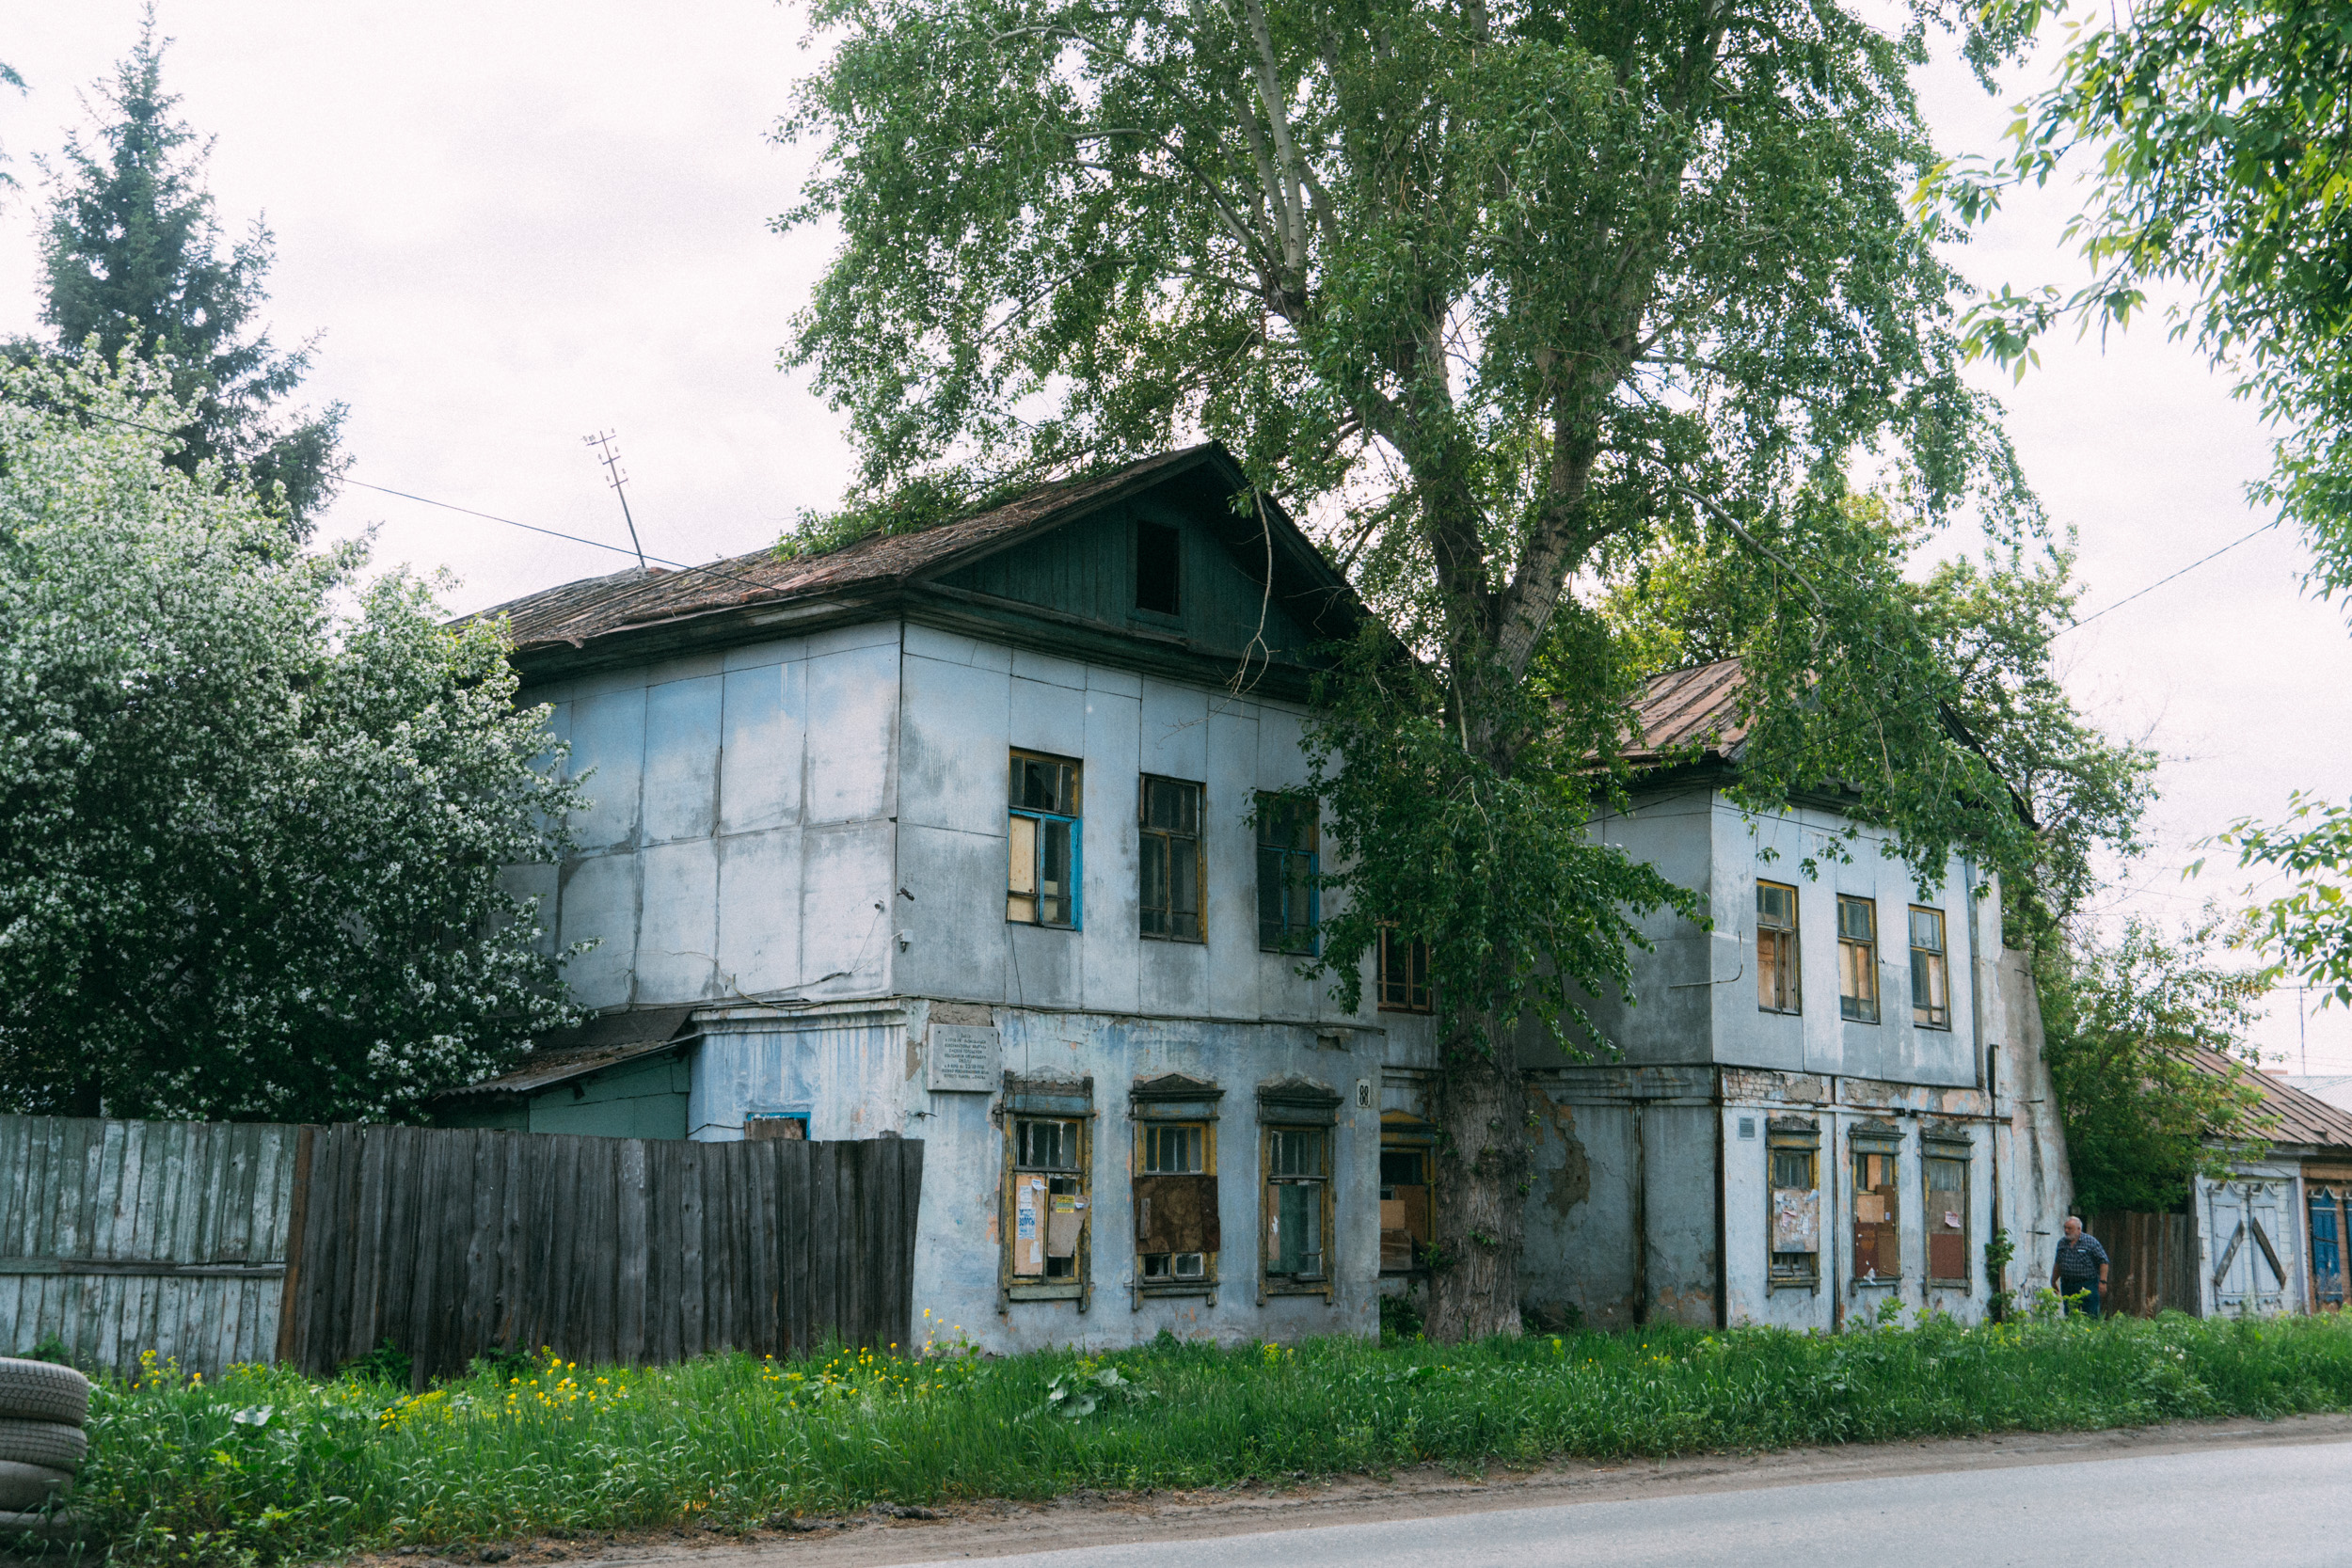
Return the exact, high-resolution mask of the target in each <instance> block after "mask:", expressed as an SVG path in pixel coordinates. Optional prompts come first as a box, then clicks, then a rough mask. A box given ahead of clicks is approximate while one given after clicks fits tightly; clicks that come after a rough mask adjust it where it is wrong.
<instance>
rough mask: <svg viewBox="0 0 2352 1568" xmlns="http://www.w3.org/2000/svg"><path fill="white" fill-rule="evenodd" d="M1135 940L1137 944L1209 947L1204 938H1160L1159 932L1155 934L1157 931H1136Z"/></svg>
mask: <svg viewBox="0 0 2352 1568" xmlns="http://www.w3.org/2000/svg"><path fill="white" fill-rule="evenodd" d="M1136 941H1137V942H1180V943H1182V944H1183V945H1184V946H1186V947H1206V946H1208V945H1209V939H1208V938H1206V937H1171V936H1162V935H1161V934H1160V933H1159V932H1157V931H1137V932H1136Z"/></svg>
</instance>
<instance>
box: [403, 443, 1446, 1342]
mask: <svg viewBox="0 0 2352 1568" xmlns="http://www.w3.org/2000/svg"><path fill="white" fill-rule="evenodd" d="M1246 494H1247V487H1246V484H1245V482H1244V480H1243V478H1242V476H1241V474H1240V472H1239V470H1238V469H1237V468H1236V467H1234V466H1233V465H1232V461H1231V460H1230V459H1229V458H1228V457H1227V456H1226V455H1225V454H1224V453H1223V452H1222V451H1220V450H1218V449H1216V448H1214V447H1204V448H1198V449H1194V450H1191V451H1182V452H1177V453H1173V454H1169V455H1168V456H1165V457H1161V458H1157V459H1153V460H1151V461H1146V462H1142V463H1138V464H1136V465H1134V466H1132V467H1127V468H1125V469H1122V470H1120V471H1119V472H1117V473H1114V474H1112V475H1109V476H1108V477H1105V478H1100V479H1096V480H1092V481H1089V482H1087V483H1071V484H1064V485H1059V486H1054V487H1049V488H1046V489H1043V490H1041V491H1039V492H1037V493H1035V494H1033V495H1030V496H1027V497H1025V498H1024V499H1020V500H1018V501H1015V502H1013V503H1011V504H1009V505H1006V506H1002V507H998V508H996V509H994V510H992V511H987V512H983V513H980V514H978V515H973V516H968V517H964V518H961V519H958V520H955V521H951V522H948V523H946V524H944V525H942V526H939V527H935V528H932V529H930V530H928V531H922V532H917V533H912V534H905V535H899V536H883V537H875V538H869V539H867V540H865V541H863V542H861V543H858V544H855V545H851V546H848V547H846V548H842V549H838V550H834V551H832V552H829V553H826V554H823V555H820V556H816V557H813V558H810V559H806V560H784V559H780V558H779V557H777V556H776V555H775V554H773V553H762V554H757V555H751V556H745V557H740V558H738V559H735V560H731V561H725V562H718V563H716V564H714V565H712V566H710V567H706V568H696V569H693V570H686V571H677V572H670V573H645V572H640V571H629V572H623V573H620V574H617V575H615V576H612V577H608V578H597V579H594V580H591V581H585V582H577V583H572V584H568V585H566V586H564V587H560V588H556V589H552V590H550V591H548V592H547V593H544V594H534V595H532V596H531V597H529V598H525V599H520V600H517V601H516V602H514V603H512V604H508V605H504V606H501V607H499V609H497V610H493V611H489V612H487V613H490V614H495V615H502V616H504V617H505V618H506V621H507V623H508V626H509V627H510V630H511V633H512V636H513V638H514V641H515V653H514V658H515V661H516V665H517V666H518V668H519V670H520V672H521V673H522V675H523V678H524V682H525V689H524V691H523V693H522V700H523V701H524V702H526V703H534V704H535V703H545V704H548V705H550V706H551V708H552V710H553V724H554V728H555V731H556V733H557V734H558V735H559V736H562V737H563V738H564V739H565V740H566V741H568V742H569V745H570V762H569V766H570V768H572V769H573V770H574V772H575V773H576V774H578V775H580V776H583V777H584V778H585V781H586V782H585V792H586V794H587V795H588V796H589V797H590V798H591V799H592V800H593V801H594V804H593V805H592V806H590V807H589V808H588V809H587V810H586V811H585V812H584V813H583V814H582V815H581V816H580V817H579V818H578V819H577V820H576V822H575V824H574V827H575V832H576V834H577V838H578V848H577V852H576V853H575V854H574V855H573V856H572V857H571V858H570V859H568V860H567V861H565V862H564V864H562V865H561V866H544V867H536V868H530V869H527V870H522V871H518V872H517V873H516V874H515V875H516V885H517V886H518V887H519V888H521V889H523V890H526V891H528V892H530V893H532V894H535V895H537V896H538V897H539V898H540V900H541V901H542V902H541V911H542V916H543V918H545V919H546V920H547V923H548V928H549V930H550V933H551V940H553V941H557V942H563V943H567V944H568V943H571V942H579V941H582V940H593V941H594V942H596V946H595V947H594V948H593V950H591V951H590V952H588V953H587V954H586V956H584V957H582V958H578V959H576V960H574V961H573V962H572V963H571V964H570V966H569V968H568V971H567V974H568V976H569V979H570V982H571V984H572V986H573V988H574V990H575V992H576V994H577V995H578V996H579V998H580V1001H582V1002H583V1003H585V1004H586V1005H587V1006H590V1007H592V1008H595V1009H597V1010H598V1016H597V1017H596V1018H595V1019H594V1020H593V1021H592V1022H590V1023H589V1024H588V1025H587V1027H586V1028H584V1029H582V1030H580V1031H578V1032H576V1033H575V1034H574V1035H573V1036H572V1037H568V1038H565V1039H560V1040H550V1041H548V1042H544V1044H543V1045H542V1047H541V1048H540V1049H539V1050H537V1051H535V1052H533V1053H532V1055H531V1057H529V1058H528V1059H527V1060H526V1061H525V1062H524V1064H523V1065H522V1066H521V1067H520V1068H518V1069H516V1070H515V1071H514V1072H512V1073H510V1074H508V1075H507V1076H506V1077H505V1078H502V1079H500V1080H497V1081H494V1082H492V1083H489V1084H485V1085H476V1086H474V1087H473V1088H472V1089H469V1090H467V1091H463V1092H461V1093H459V1094H456V1095H453V1096H451V1097H448V1099H447V1100H445V1101H444V1102H443V1111H442V1115H443V1119H444V1120H447V1121H452V1122H457V1123H463V1124H470V1125H494V1126H512V1127H522V1128H529V1129H535V1130H539V1131H550V1132H602V1133H611V1134H617V1135H627V1136H644V1137H687V1138H695V1139H732V1138H757V1137H785V1138H794V1137H807V1138H873V1137H899V1136H904V1137H910V1138H917V1137H919V1138H921V1139H923V1140H924V1144H925V1155H924V1159H925V1164H924V1178H923V1192H922V1196H921V1203H920V1206H919V1222H918V1223H919V1240H918V1243H917V1250H916V1254H915V1257H916V1264H915V1268H916V1275H915V1285H914V1300H915V1303H916V1305H917V1306H918V1307H925V1308H929V1309H930V1313H931V1321H933V1322H934V1323H944V1324H947V1325H951V1326H961V1328H962V1329H963V1331H964V1332H966V1333H968V1334H969V1335H970V1336H971V1337H972V1338H974V1339H976V1340H977V1341H978V1342H980V1343H983V1344H985V1345H988V1346H990V1347H992V1348H994V1349H1000V1350H1011V1349H1018V1348H1025V1347H1029V1346H1035V1345H1041V1344H1047V1343H1063V1342H1070V1341H1073V1340H1089V1339H1090V1340H1095V1341H1098V1342H1102V1341H1109V1342H1123V1341H1131V1340H1135V1339H1139V1338H1149V1337H1151V1336H1152V1335H1153V1334H1155V1333H1157V1332H1158V1331H1159V1330H1160V1329H1162V1328H1168V1329H1172V1330H1174V1331H1176V1332H1178V1333H1181V1334H1185V1335H1194V1334H1200V1335H1209V1336H1215V1337H1219V1338H1229V1339H1234V1338H1250V1337H1268V1336H1270V1337H1278V1338H1295V1337H1299V1336H1304V1335H1311V1334H1327V1333H1336V1332H1345V1333H1369V1332H1372V1331H1373V1329H1374V1328H1375V1324H1376V1312H1375V1307H1376V1299H1375V1298H1376V1292H1377V1290H1378V1284H1379V1279H1380V1276H1381V1270H1382V1264H1383V1259H1384V1257H1385V1258H1386V1259H1387V1261H1388V1262H1389V1263H1390V1265H1391V1269H1392V1270H1393V1269H1397V1268H1403V1267H1406V1266H1408V1265H1409V1263H1410V1260H1411V1259H1410V1247H1409V1243H1408V1239H1407V1237H1406V1227H1421V1226H1422V1224H1423V1223H1424V1216H1425V1213H1426V1202H1425V1200H1426V1191H1425V1187H1426V1183H1425V1180H1422V1181H1401V1180H1395V1179H1396V1178H1398V1177H1399V1175H1400V1173H1401V1174H1403V1175H1407V1176H1410V1175H1415V1174H1416V1173H1417V1172H1418V1170H1419V1168H1420V1164H1421V1163H1422V1160H1423V1152H1422V1151H1423V1150H1424V1149H1425V1147H1426V1143H1425V1139H1424V1138H1423V1136H1422V1133H1423V1130H1422V1129H1420V1128H1419V1127H1418V1126H1417V1125H1414V1124H1412V1118H1411V1117H1409V1116H1400V1115H1398V1114H1397V1113H1398V1112H1399V1110H1400V1107H1401V1106H1402V1105H1403V1104H1404V1102H1405V1101H1406V1100H1408V1099H1409V1093H1408V1092H1407V1091H1408V1089H1409V1086H1410V1085H1411V1083H1412V1082H1413V1077H1412V1074H1413V1073H1414V1071H1415V1070H1416V1069H1419V1068H1421V1067H1422V1065H1423V1064H1424V1063H1425V1061H1426V1058H1427V1055H1428V1051H1429V1030H1430V1019H1429V1017H1428V1009H1429V1001H1430V999H1429V996H1428V988H1427V984H1426V974H1425V972H1424V973H1423V974H1420V975H1419V976H1416V975H1415V974H1412V973H1410V972H1409V954H1395V955H1390V957H1392V958H1395V959H1396V960H1397V962H1396V963H1395V964H1394V965H1393V966H1392V967H1391V968H1388V969H1383V968H1380V967H1378V965H1377V964H1368V965H1367V973H1366V974H1365V975H1364V981H1365V987H1364V996H1365V999H1366V1000H1365V1004H1364V1006H1363V1009H1362V1010H1361V1011H1360V1012H1355V1013H1349V1012H1342V1011H1340V1010H1339V1009H1338V1008H1337V1007H1336V1006H1335V1005H1334V1004H1333V1003H1332V1002H1331V1001H1330V1000H1329V998H1328V996H1327V983H1322V982H1317V981H1314V980H1311V979H1308V978H1304V977H1302V976H1301V975H1300V974H1298V973H1297V971H1298V966H1299V963H1300V961H1301V958H1303V957H1305V956H1307V955H1308V954H1310V953H1311V951H1312V950H1313V946H1314V942H1315V941H1316V937H1315V925H1316V921H1317V919H1318V916H1319V913H1320V910H1319V899H1320V898H1321V897H1322V896H1323V895H1322V894H1321V893H1320V891H1319V889H1318V887H1317V885H1316V877H1317V874H1318V871H1319V868H1320V859H1319V858H1320V855H1321V853H1322V849H1321V841H1320V823H1319V818H1318V814H1317V812H1316V809H1315V807H1314V805H1313V803H1312V801H1311V800H1308V799H1306V798H1305V797H1304V796H1302V795H1301V794H1300V786H1301V785H1302V784H1303V783H1304V782H1305V779H1306V771H1307V759H1306V756H1305V754H1304V752H1302V750H1301V746H1300V740H1301V736H1302V726H1303V724H1304V721H1305V719H1306V715H1307V706H1306V705H1307V701H1308V698H1309V695H1310V692H1309V683H1310V679H1311V659H1312V654H1311V650H1312V649H1313V648H1314V647H1316V646H1317V645H1319V644H1322V643H1324V642H1327V641H1329V640H1331V639H1334V638H1338V637H1343V636H1345V635H1346V634H1347V633H1348V632H1349V630H1350V629H1351V627H1352V626H1355V625H1356V621H1357V617H1359V615H1360V614H1361V613H1362V611H1361V609H1360V607H1359V604H1358V601H1357V600H1356V598H1355V596H1354V594H1352V593H1351V591H1350V590H1349V588H1348V586H1347V584H1346V582H1345V581H1344V579H1343V578H1341V577H1340V576H1339V575H1338V574H1337V573H1335V572H1334V571H1333V570H1332V569H1331V568H1330V567H1329V566H1328V565H1327V563H1326V562H1324V560H1323V558H1322V556H1321V555H1320V553H1319V552H1318V551H1317V550H1316V549H1315V547H1314V546H1313V545H1312V544H1311V543H1310V542H1309V541H1308V540H1307V539H1305V538H1304V537H1303V536H1302V535H1300V534H1299V533H1298V531H1296V530H1295V528H1294V527H1293V526H1292V524H1291V523H1290V522H1289V520H1288V519H1287V518H1285V517H1284V516H1283V515H1281V513H1280V512H1279V509H1277V508H1275V507H1273V506H1271V505H1270V504H1269V505H1258V504H1255V503H1251V504H1248V505H1247V506H1246V507H1244V508H1242V509H1240V510H1236V506H1235V498H1236V497H1239V496H1245V495H1246ZM1424 970H1425V966H1424ZM1384 1110H1385V1111H1388V1112H1390V1113H1391V1115H1390V1116H1389V1117H1387V1118H1386V1119H1385V1120H1384V1116H1383V1113H1384ZM1384 1128H1385V1129H1387V1130H1388V1131H1387V1132H1385V1133H1384ZM1384 1136H1385V1138H1386V1140H1387V1142H1386V1147H1387V1148H1388V1149H1389V1153H1388V1155H1387V1157H1386V1159H1385V1162H1384V1154H1383V1148H1384ZM1407 1165H1409V1166H1412V1167H1414V1168H1413V1169H1411V1170H1401V1167H1403V1166H1407ZM1384 1180H1387V1181H1388V1183H1389V1185H1388V1187H1387V1188H1386V1189H1384V1188H1383V1186H1382V1183H1383V1181H1384ZM1400 1188H1402V1189H1403V1191H1402V1192H1401V1193H1400V1191H1399V1189H1400ZM1384 1193H1385V1196H1384ZM1384 1213H1385V1215H1386V1216H1387V1221H1388V1223H1387V1226H1386V1228H1387V1230H1388V1231H1389V1234H1388V1235H1387V1237H1386V1239H1385V1250H1384V1237H1383V1228H1384V1222H1383V1216H1384Z"/></svg>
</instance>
